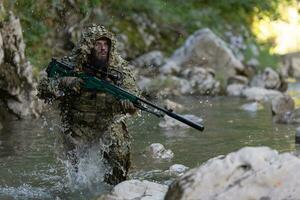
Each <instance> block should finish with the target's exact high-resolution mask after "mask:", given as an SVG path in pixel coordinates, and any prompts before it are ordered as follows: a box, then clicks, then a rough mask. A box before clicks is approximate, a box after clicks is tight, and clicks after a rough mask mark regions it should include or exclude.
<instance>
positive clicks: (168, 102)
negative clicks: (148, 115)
mask: <svg viewBox="0 0 300 200" xmlns="http://www.w3.org/2000/svg"><path fill="white" fill-rule="evenodd" d="M164 105H165V106H164V107H165V108H166V109H168V110H173V111H176V112H178V111H182V110H183V109H184V108H183V106H182V105H181V104H178V103H176V102H174V101H171V100H169V99H166V100H165V101H164Z"/></svg>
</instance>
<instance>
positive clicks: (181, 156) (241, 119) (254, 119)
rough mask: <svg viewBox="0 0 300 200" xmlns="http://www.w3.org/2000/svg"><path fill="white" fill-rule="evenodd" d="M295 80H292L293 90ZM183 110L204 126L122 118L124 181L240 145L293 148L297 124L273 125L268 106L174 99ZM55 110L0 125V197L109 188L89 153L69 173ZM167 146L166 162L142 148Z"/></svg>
mask: <svg viewBox="0 0 300 200" xmlns="http://www.w3.org/2000/svg"><path fill="white" fill-rule="evenodd" d="M296 86H297V85H295V84H294V85H291V88H292V89H293V90H296V89H297V88H298V86H297V87H296ZM172 100H173V101H176V102H178V103H180V104H182V105H183V106H184V107H185V108H186V110H185V111H183V113H186V114H187V113H189V114H193V115H196V116H199V117H201V118H203V120H204V125H205V131H204V132H199V131H197V130H195V129H192V128H189V129H178V128H177V129H176V130H165V129H163V128H160V127H159V126H158V124H159V122H160V119H157V118H156V117H155V116H152V115H149V114H147V113H143V114H142V116H141V117H136V118H133V119H131V120H129V121H128V125H129V131H130V133H131V135H132V138H133V141H132V169H131V173H130V178H137V179H146V180H150V181H157V182H160V183H166V184H168V183H170V182H171V181H172V180H173V177H170V176H167V175H166V173H164V171H165V170H167V169H168V168H169V166H171V165H172V164H183V165H186V166H188V167H190V168H193V167H196V166H199V165H200V164H202V163H203V162H205V161H207V160H208V159H210V158H212V157H215V156H218V155H224V154H227V153H229V152H232V151H235V150H238V149H240V148H241V147H244V146H269V147H271V148H274V149H276V150H278V151H280V152H287V151H294V150H295V144H294V138H295V130H296V127H297V126H296V125H282V124H275V123H273V121H272V116H271V109H270V104H264V108H263V109H261V110H258V111H256V112H253V111H245V110H243V109H241V108H240V107H241V106H242V105H244V104H245V103H249V102H248V101H246V100H245V99H240V98H230V97H199V98H197V97H181V98H176V99H172ZM58 121H59V119H58V115H57V113H54V112H51V113H48V114H45V115H44V116H43V117H42V118H40V119H35V120H32V119H27V120H23V121H17V120H9V121H6V122H5V123H4V124H3V129H2V130H0V177H1V178H0V199H93V198H94V197H96V196H98V195H99V194H103V193H105V192H107V191H109V190H110V189H111V187H110V186H108V185H106V184H104V183H103V182H102V178H103V177H102V176H103V170H105V169H103V167H102V165H101V163H99V160H97V158H96V157H97V155H96V153H93V152H91V154H90V156H91V158H90V160H88V161H86V162H85V165H83V167H82V169H81V170H79V173H78V174H76V173H74V172H72V170H70V169H71V168H70V166H69V165H68V162H66V161H65V160H64V159H63V158H62V157H61V156H60V155H61V151H62V145H61V140H60V139H59V136H58V133H59V129H60V126H59V123H58ZM157 142H158V143H161V144H163V145H164V146H165V147H166V148H167V149H171V150H172V151H173V152H174V154H175V157H174V158H173V159H172V160H165V161H158V160H154V159H151V158H149V156H147V155H146V154H145V149H146V148H147V147H148V146H149V145H150V144H152V143H157Z"/></svg>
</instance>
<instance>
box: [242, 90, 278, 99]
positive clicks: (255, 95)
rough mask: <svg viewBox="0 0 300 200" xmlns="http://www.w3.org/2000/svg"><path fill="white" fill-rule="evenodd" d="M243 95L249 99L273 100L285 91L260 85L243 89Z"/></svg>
mask: <svg viewBox="0 0 300 200" xmlns="http://www.w3.org/2000/svg"><path fill="white" fill-rule="evenodd" d="M242 96H244V97H246V98H247V99H248V100H255V101H271V100H272V99H273V98H276V97H278V96H283V93H281V92H279V91H277V90H268V89H265V88H260V87H251V88H246V89H245V90H243V91H242Z"/></svg>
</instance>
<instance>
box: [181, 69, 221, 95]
mask: <svg viewBox="0 0 300 200" xmlns="http://www.w3.org/2000/svg"><path fill="white" fill-rule="evenodd" d="M214 73H215V72H214V70H212V69H209V68H202V67H191V68H188V69H186V70H184V71H183V72H182V73H181V76H182V77H183V78H185V79H186V80H188V82H189V83H190V84H191V86H192V88H193V93H194V94H200V95H211V96H213V95H217V94H219V93H220V90H221V87H220V82H219V81H217V80H215V77H214V76H215V74H214Z"/></svg>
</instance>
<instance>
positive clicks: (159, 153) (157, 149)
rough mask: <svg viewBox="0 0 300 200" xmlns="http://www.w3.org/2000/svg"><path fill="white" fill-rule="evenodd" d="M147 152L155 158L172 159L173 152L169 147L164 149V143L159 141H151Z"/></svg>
mask: <svg viewBox="0 0 300 200" xmlns="http://www.w3.org/2000/svg"><path fill="white" fill-rule="evenodd" d="M149 153H150V155H151V157H152V158H155V159H166V160H169V159H172V158H173V157H174V153H173V152H172V151H171V150H170V149H165V147H164V145H162V144H160V143H153V144H151V145H150V147H149Z"/></svg>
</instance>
